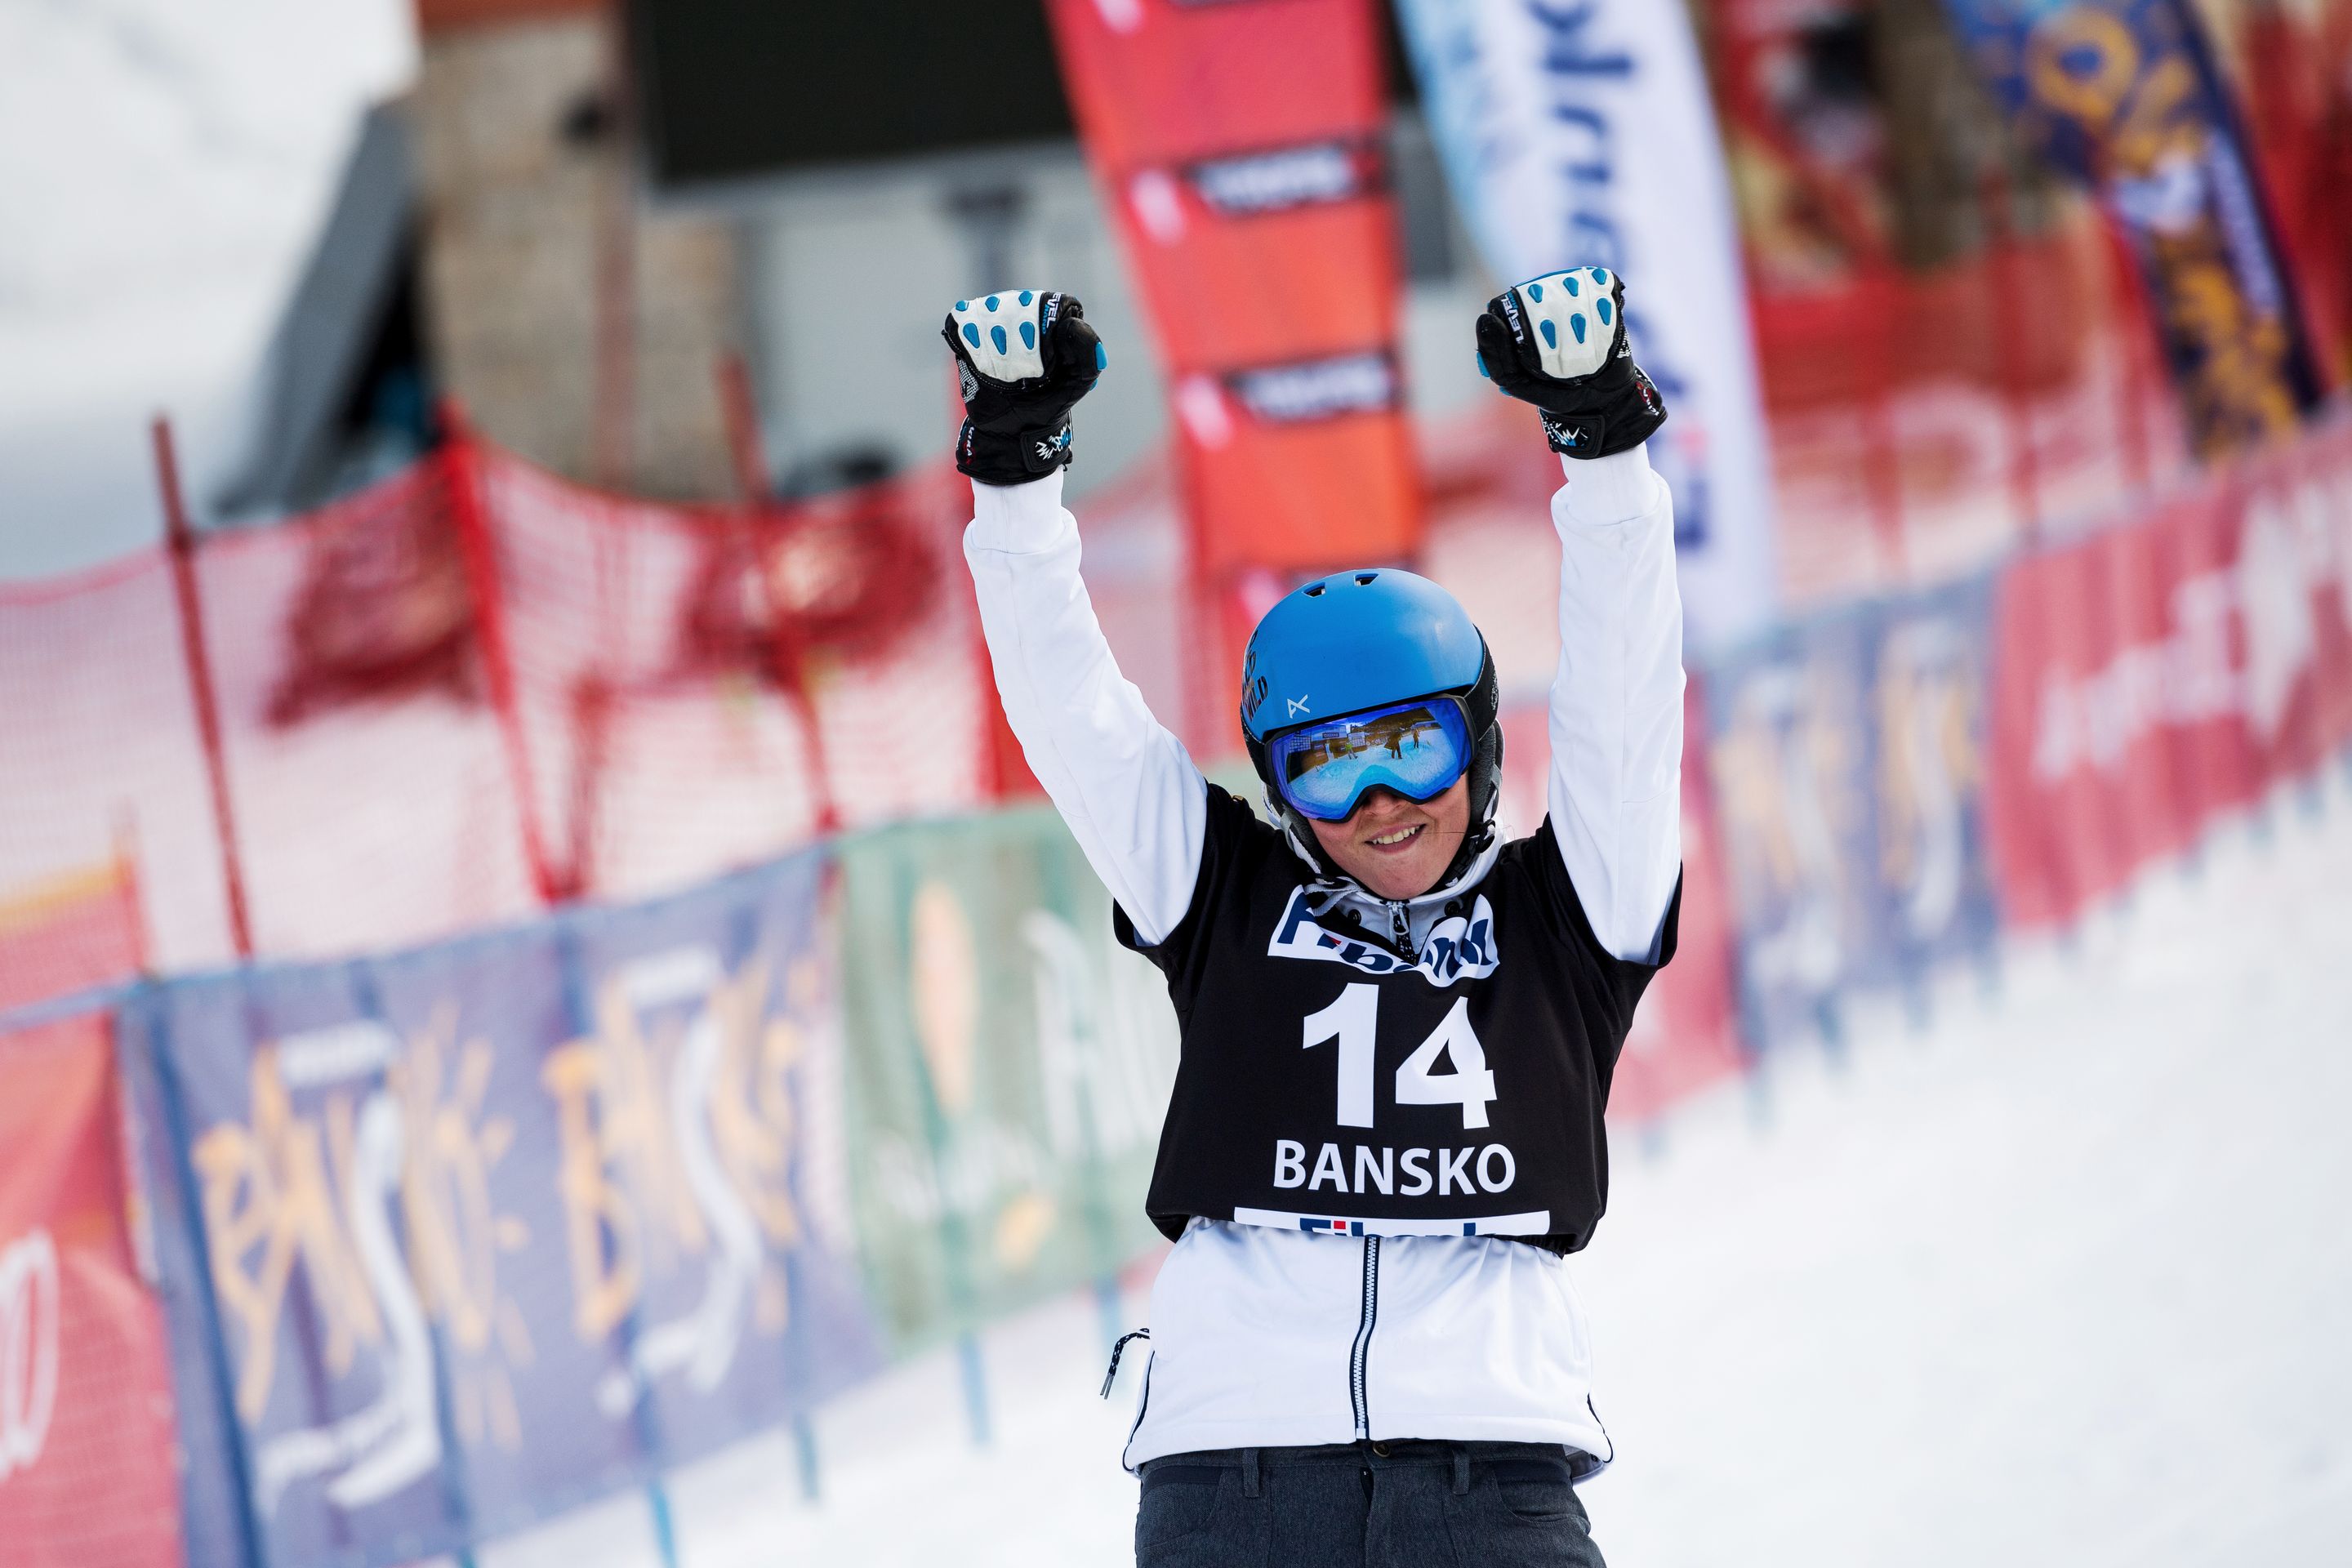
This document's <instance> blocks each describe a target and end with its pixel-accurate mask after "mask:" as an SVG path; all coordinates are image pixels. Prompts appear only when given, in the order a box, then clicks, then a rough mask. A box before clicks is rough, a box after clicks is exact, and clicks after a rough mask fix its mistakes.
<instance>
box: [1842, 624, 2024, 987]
mask: <svg viewBox="0 0 2352 1568" xmlns="http://www.w3.org/2000/svg"><path fill="white" fill-rule="evenodd" d="M1863 632H1864V640H1863V647H1862V658H1863V659H1864V674H1865V679H1866V680H1867V682H1868V691H1869V710H1868V712H1867V714H1866V721H1865V723H1864V731H1863V732H1864V737H1865V739H1866V741H1867V742H1868V746H1869V755H1868V761H1867V764H1866V766H1867V770H1868V778H1869V800H1870V823H1871V831H1870V859H1869V863H1868V865H1867V866H1866V868H1864V877H1863V888H1864V895H1863V896H1864V907H1865V909H1866V910H1867V911H1868V912H1867V916H1866V921H1867V924H1866V930H1867V931H1868V932H1869V934H1870V941H1869V942H1868V943H1867V944H1866V946H1865V948H1864V954H1865V955H1866V962H1865V963H1864V964H1863V966H1862V967H1861V969H1860V971H1859V973H1858V975H1857V978H1859V979H1862V980H1863V981H1864V982H1865V983H1874V984H1901V985H1906V986H1911V985H1916V984H1919V982H1920V981H1921V980H1922V979H1923V978H1924V976H1925V975H1926V974H1927V972H1928V971H1929V970H1930V969H1932V968H1935V967H1937V966H1939V965H1942V964H1944V963H1948V962H1950V961H1953V960H1959V959H1969V958H1975V957H1979V956H1982V955H1984V954H1986V953H1988V952H1990V950H1991V948H1992V946H1993V943H1994V942H1995V941H1996V940H1997V938H1998V936H1999V928H2000V908H1999V905H1998V903H1997V901H1996V900H1995V898H1994V894H1993V882H1992V862H1991V856H1990V852H1989V849H1988V847H1987V844H1986V837H1985V836H1986V831H1987V829H1986V821H1985V787H1986V783H1987V773H1988V768H1987V757H1986V747H1987V736H1988V730H1987V723H1986V721H1987V712H1988V706H1989V702H1990V686H1989V682H1990V670H1989V668H1988V666H1987V653H1988V649H1989V647H1990V639H1991V635H1992V581H1991V579H1990V578H1989V577H1979V578H1974V579H1971V580H1969V581H1967V582H1962V583H1957V584H1952V585H1950V586H1948V587H1946V588H1942V589H1938V590H1936V591H1935V592H1932V593H1927V594H1919V595H1909V596H1907V597H1905V598H1902V599H1896V600H1890V601H1886V602H1885V603H1882V604H1881V605H1877V606H1875V607H1874V613H1873V614H1871V615H1869V616H1865V617H1864V621H1863Z"/></svg>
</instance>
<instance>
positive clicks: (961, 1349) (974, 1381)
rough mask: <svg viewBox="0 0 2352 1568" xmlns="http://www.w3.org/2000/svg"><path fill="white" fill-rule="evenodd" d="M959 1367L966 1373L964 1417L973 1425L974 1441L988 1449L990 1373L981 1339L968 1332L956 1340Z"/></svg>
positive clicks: (978, 1445)
mask: <svg viewBox="0 0 2352 1568" xmlns="http://www.w3.org/2000/svg"><path fill="white" fill-rule="evenodd" d="M956 1363H957V1364H958V1366H960V1367H961V1369H962V1372H963V1413H964V1417H965V1419H966V1420H968V1421H970V1422H971V1440H972V1442H973V1444H974V1445H975V1446H976V1447H982V1448H985V1447H988V1440H989V1425H988V1369H987V1368H986V1367H985V1366H984V1365H982V1363H981V1359H980V1335H979V1334H978V1333H977V1332H976V1331H973V1330H971V1329H966V1330H965V1331H963V1332H962V1333H961V1334H959V1335H958V1336H957V1337H956Z"/></svg>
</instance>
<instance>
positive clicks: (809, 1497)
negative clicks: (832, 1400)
mask: <svg viewBox="0 0 2352 1568" xmlns="http://www.w3.org/2000/svg"><path fill="white" fill-rule="evenodd" d="M793 1458H795V1459H797V1460H798V1461H799V1468H800V1475H801V1499H802V1500H803V1501H804V1502H814V1501H816V1500H817V1498H818V1496H819V1487H818V1484H817V1482H818V1469H817V1452H816V1423H815V1422H814V1421H812V1420H811V1419H809V1415H808V1412H807V1411H805V1410H803V1411H802V1412H801V1413H800V1414H799V1415H795V1416H793Z"/></svg>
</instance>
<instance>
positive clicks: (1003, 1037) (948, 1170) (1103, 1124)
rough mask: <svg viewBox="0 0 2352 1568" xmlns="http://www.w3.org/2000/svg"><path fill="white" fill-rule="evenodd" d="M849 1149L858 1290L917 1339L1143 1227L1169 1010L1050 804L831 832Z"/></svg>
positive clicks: (1001, 1306) (1075, 1266) (1150, 1233)
mask: <svg viewBox="0 0 2352 1568" xmlns="http://www.w3.org/2000/svg"><path fill="white" fill-rule="evenodd" d="M840 853H841V863H842V876H843V900H844V901H843V909H842V968H843V996H842V1003H843V1016H844V1023H845V1028H846V1031H847V1033H848V1036H849V1037H850V1038H851V1039H852V1040H853V1041H855V1042H856V1048H855V1049H854V1050H853V1051H852V1052H851V1053H850V1055H849V1061H848V1069H849V1081H848V1090H849V1092H848V1105H849V1129H850V1142H851V1148H852V1156H853V1157H852V1159H851V1162H850V1169H851V1171H852V1173H853V1178H852V1190H853V1199H854V1204H855V1210H856V1217H857V1231H858V1235H859V1236H860V1237H862V1238H863V1240H864V1243H865V1247H866V1264H867V1277H868V1279H869V1280H870V1282H871V1285H872V1288H873V1290H874V1295H875V1302H876V1310H877V1313H878V1314H879V1316H880V1317H881V1318H882V1320H883V1321H884V1322H885V1324H886V1325H887V1328H888V1330H889V1331H890V1335H891V1338H892V1340H893V1342H894V1343H896V1344H897V1345H898V1346H900V1347H902V1348H908V1349H911V1348H915V1347H918V1346H920V1345H923V1344H927V1343H929V1342H934V1341H936V1340H938V1339H940V1338H941V1337H943V1336H945V1335H948V1334H950V1333H953V1332H956V1331H962V1330H967V1329H970V1328H972V1327H975V1326H977V1325H978V1324H980V1323H981V1322H982V1321H986V1320H988V1319H991V1318H994V1317H997V1316H1000V1315H1002V1314H1003V1313H1004V1312H1006V1311H1010V1310H1013V1309H1015V1308H1018V1307H1021V1306H1024V1305H1026V1304H1028V1303H1029V1302H1032V1301H1034V1300H1040V1299H1042V1298H1044V1297H1045V1296H1048V1295H1052V1294H1055V1293H1056V1292H1058V1291H1062V1290H1066V1289H1071V1288H1073V1287H1075V1286H1078V1285H1081V1284H1084V1283H1086V1282H1087V1281H1088V1280H1093V1279H1103V1278H1106V1277H1108V1275H1110V1274H1112V1273H1113V1272H1115V1271H1116V1270H1117V1269H1118V1268H1119V1267H1120V1266H1122V1265H1123V1264H1125V1263H1127V1262H1129V1260H1131V1259H1132V1258H1136V1257H1137V1256H1139V1254H1141V1253H1143V1252H1145V1251H1147V1250H1148V1249H1149V1248H1150V1247H1153V1246H1155V1245H1157V1243H1158V1241H1159V1233H1158V1232H1157V1231H1155V1230H1154V1229H1153V1228H1152V1226H1151V1225H1150V1222H1149V1221H1148V1220H1147V1219H1145V1217H1144V1214H1143V1195H1144V1189H1145V1187H1146V1186H1147V1185H1148V1184H1150V1176H1151V1162H1152V1156H1153V1152H1154V1151H1155V1150H1156V1148H1157V1146H1158V1144H1159V1140H1160V1121H1161V1119H1162V1117H1163V1116H1164V1115H1165V1113H1166V1110H1167V1100H1168V1090H1169V1088H1170V1086H1171V1084H1172V1083H1173V1082H1174V1081H1175V1075H1176V1039H1177V1031H1176V1017H1175V1014H1174V1011H1173V1009H1171V1007H1170V1005H1169V1003H1168V992H1167V987H1166V984H1165V983H1164V982H1163V981H1162V980H1161V979H1160V973H1159V972H1158V971H1157V970H1155V969H1153V968H1152V967H1151V966H1150V964H1149V963H1146V962H1145V961H1144V960H1143V959H1141V958H1139V957H1138V956H1137V955H1136V954H1134V953H1132V952H1128V951H1127V950H1126V949H1124V948H1122V947H1120V946H1119V945H1118V942H1117V941H1116V940H1115V939H1114V938H1113V937H1112V935H1111V921H1110V896H1109V895H1108V893H1107V892H1105V891H1104V889H1103V887H1102V884H1101V883H1100V882H1098V881H1097V880H1096V879H1095V875H1094V872H1093V871H1092V870H1090V869H1089V868H1087V863H1086V858H1085V857H1084V856H1083V855H1081V854H1080V853H1079V850H1078V847H1077V844H1076V841H1075V840H1074V839H1072V838H1071V837H1070V836H1069V832H1068V830H1067V829H1066V828H1065V827H1064V826H1062V824H1061V821H1060V819H1059V818H1057V817H1056V816H1054V815H1053V814H1052V813H1051V812H1047V811H1024V812H1017V813H1010V814H1007V815H1003V816H995V817H989V818H981V819H977V820H966V821H962V822H954V823H938V824H926V825H920V826H905V827H896V828H891V829H888V830H886V831H883V832H880V833H876V834H873V835H870V836H867V837H859V838H854V839H850V840H848V841H846V842H845V843H844V844H843V846H842V847H841V851H840Z"/></svg>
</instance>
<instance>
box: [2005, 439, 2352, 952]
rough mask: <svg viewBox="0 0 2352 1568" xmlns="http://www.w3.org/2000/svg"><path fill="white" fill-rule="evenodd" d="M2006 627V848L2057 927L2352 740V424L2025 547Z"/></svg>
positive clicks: (2036, 903)
mask: <svg viewBox="0 0 2352 1568" xmlns="http://www.w3.org/2000/svg"><path fill="white" fill-rule="evenodd" d="M1994 625H1995V633H1994V642H1993V646H1994V647H1997V648H1998V649H1999V650H2000V652H1999V658H1997V660H1996V661H1995V662H1996V675H1995V682H1994V689H1993V719H1992V723H1993V747H1992V756H1993V768H1992V781H1991V784H1992V787H1991V806H1992V817H1991V829H1992V832H1991V848H1992V860H1993V865H1994V868H1995V872H1996V875H1997V878H1998V880H1999V885H2000V898H2001V903H2002V907H2003V912H2004V915H2005V916H2006V918H2007V919H2008V920H2009V921H2011V923H2013V924H2017V925H2021V926H2027V927H2032V926H2046V925H2051V924H2054V923H2059V922H2063V921H2066V920H2069V919H2071V918H2072V917H2073V916H2074V915H2075V914H2077V913H2079V912H2080V911H2081V910H2083V908H2084V906H2086V905H2087V904H2089V903H2090V902H2092V901H2093V900H2096V899H2098V898H2099V897H2101V896H2103V895H2105V894H2106V893H2109V892H2112V891H2114V890H2115V889H2117V888H2120V887H2121V886H2122V885H2123V884H2124V883H2125V881H2126V880H2127V879H2129V878H2130V876H2131V875H2132V873H2133V872H2135V871H2136V870H2137V869H2138V868H2140V867H2141V866H2143V865H2145V864H2147V862H2148V861H2150V860H2152V859H2156V858H2161V857H2163V856H2166V855H2169V854H2174V853H2177V852H2179V850H2181V849H2183V848H2185V847H2188V846H2189V844H2190V843H2191V842H2192V841H2193V839H2194V837H2195V836H2196V834H2197V833H2198V832H2199V831H2200V828H2201V827H2202V826H2203V825H2204V824H2205V823H2206V822H2207V821H2208V820H2210V818H2211V817H2212V816H2213V815H2214V814H2216V813H2217V812H2221V811H2224V810H2227V809H2229V808H2231V807H2232V806H2236V805H2243V804H2245V803H2246V802H2248V801H2251V800H2252V799H2254V798H2255V797H2256V796H2257V795H2260V794H2261V793H2262V791H2263V789H2265V788H2266V787H2268V786H2269V785H2270V784H2272V783H2273V782H2274V781H2277V780H2280V779H2284V778H2289V777H2293V776H2295V775H2297V774H2299V773H2305V772H2307V771H2308V770H2309V769H2311V768H2312V767H2314V766H2315V765H2316V764H2317V763H2320V762H2321V761H2323V760H2324V759H2325V758H2326V757H2327V756H2328V755H2330V754H2332V753H2333V752H2336V750H2338V749H2339V748H2341V747H2342V746H2343V745H2344V744H2345V743H2346V742H2347V740H2352V433H2347V429H2346V427H2345V426H2342V425H2341V424H2338V425H2336V426H2333V427H2331V428H2329V429H2327V430H2325V431H2322V432H2320V433H2319V434H2317V435H2316V436H2315V437H2313V438H2312V439H2310V440H2307V441H2305V442H2303V443H2300V444H2298V445H2297V446H2296V447H2294V448H2292V449H2290V450H2288V451H2284V452H2281V453H2278V454H2275V455H2273V456H2272V457H2270V458H2266V459H2264V460H2263V461H2261V462H2259V463H2254V464H2250V465H2248V466H2247V467H2245V468H2242V469H2241V470H2239V471H2236V472H2233V473H2231V474H2228V475H2225V476H2222V477H2220V478H2217V479H2214V480H2212V481H2210V482H2209V483H2208V484H2206V485H2205V486H2203V487H2201V488H2200V489H2197V490H2195V491H2193V492H2191V493H2190V494H2189V495H2187V496H2185V497H2183V498H2181V499H2180V500H2177V501H2175V502H2173V503H2172V504H2170V505H2168V506H2167V507H2166V508H2164V509H2163V510H2160V511H2159V512H2158V513H2157V514H2156V515H2155V516H2154V517H2152V518H2149V519H2147V521H2142V522H2139V523H2136V524H2133V525H2131V526H2129V527H2125V528H2117V529H2115V530H2111V531H2107V532H2104V533H2100V534H2096V535H2094V536H2093V537H2091V538H2089V539H2085V540H2083V541H2080V542H2075V543H2073V544H2070V545H2066V546H2063V547H2062V548H2058V549H2054V550H2050V551H2045V552H2040V553H2038V554H2035V555H2032V556H2028V557H2026V558H2024V559H2022V560H2021V561H2019V562H2017V563H2014V564H2013V565H2011V567H2010V568H2009V569H2008V570H2007V571H2006V572H2005V573H2004V574H2002V578H2001V583H2000V594H1999V605H1998V608H1997V610H1996V613H1995V620H1994Z"/></svg>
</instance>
